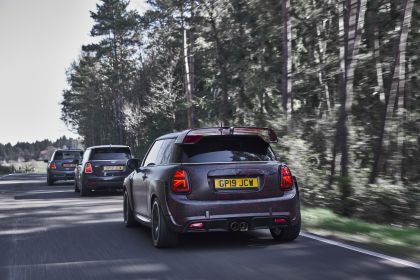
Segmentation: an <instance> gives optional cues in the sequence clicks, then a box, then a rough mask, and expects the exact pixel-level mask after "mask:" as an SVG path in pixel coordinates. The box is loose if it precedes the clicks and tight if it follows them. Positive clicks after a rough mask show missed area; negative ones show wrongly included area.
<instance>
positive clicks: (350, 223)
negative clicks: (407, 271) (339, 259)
mask: <svg viewBox="0 0 420 280" xmlns="http://www.w3.org/2000/svg"><path fill="white" fill-rule="evenodd" d="M302 228H303V229H304V230H305V231H308V232H311V233H315V234H317V235H320V236H324V237H329V238H333V239H340V240H344V241H348V242H349V243H353V244H357V245H360V247H364V248H369V249H373V250H376V251H381V252H383V253H388V254H391V255H394V256H400V257H404V258H408V259H410V260H412V261H415V262H419V261H420V229H418V228H404V227H396V226H391V225H379V224H373V223H368V222H365V221H362V220H359V219H354V218H345V217H342V216H339V215H337V214H335V213H333V212H332V211H331V210H328V209H323V208H307V207H302Z"/></svg>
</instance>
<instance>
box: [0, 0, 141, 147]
mask: <svg viewBox="0 0 420 280" xmlns="http://www.w3.org/2000/svg"><path fill="white" fill-rule="evenodd" d="M97 2H99V0H0V143H3V144H5V143H9V142H10V143H12V144H15V143H16V142H33V141H36V140H44V139H51V140H55V139H57V138H59V137H61V136H63V135H66V136H68V137H78V135H77V134H75V132H74V131H71V130H70V129H69V128H67V127H66V125H65V124H64V122H63V121H61V120H60V117H61V112H60V102H61V100H62V91H63V89H64V88H66V75H65V72H66V69H68V67H69V66H70V64H71V63H72V62H73V61H74V60H75V59H77V57H78V55H79V53H80V50H81V46H82V45H83V44H88V43H90V42H91V41H92V40H91V39H90V37H89V32H90V29H91V27H92V25H93V21H92V19H91V18H90V13H89V11H94V10H95V8H96V3H97ZM145 7H146V4H145V0H132V1H131V4H130V8H131V9H137V10H139V12H140V13H141V12H142V11H143V10H144V8H145Z"/></svg>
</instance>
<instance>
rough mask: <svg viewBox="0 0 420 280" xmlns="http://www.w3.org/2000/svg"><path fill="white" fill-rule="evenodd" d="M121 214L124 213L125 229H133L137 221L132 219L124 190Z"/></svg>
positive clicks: (131, 211)
mask: <svg viewBox="0 0 420 280" xmlns="http://www.w3.org/2000/svg"><path fill="white" fill-rule="evenodd" d="M123 212H124V224H125V226H126V227H134V226H136V225H137V221H136V219H135V218H134V213H133V209H131V207H130V203H129V201H128V193H127V190H124V200H123Z"/></svg>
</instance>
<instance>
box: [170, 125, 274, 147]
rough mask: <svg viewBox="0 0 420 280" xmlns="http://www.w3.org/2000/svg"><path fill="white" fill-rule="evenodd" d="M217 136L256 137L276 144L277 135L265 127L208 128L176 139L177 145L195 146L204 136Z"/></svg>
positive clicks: (190, 132)
mask: <svg viewBox="0 0 420 280" xmlns="http://www.w3.org/2000/svg"><path fill="white" fill-rule="evenodd" d="M217 135H257V136H260V137H261V138H262V139H263V140H264V141H266V142H269V143H276V142H277V141H278V138H277V135H276V133H275V132H274V130H273V129H272V128H267V127H209V128H197V129H191V130H188V131H187V132H186V134H185V135H184V137H180V138H178V139H177V141H176V143H177V144H195V143H197V142H198V141H199V140H200V139H201V138H203V137H204V136H217Z"/></svg>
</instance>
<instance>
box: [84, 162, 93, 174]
mask: <svg viewBox="0 0 420 280" xmlns="http://www.w3.org/2000/svg"><path fill="white" fill-rule="evenodd" d="M85 173H93V169H92V164H91V163H90V162H88V163H86V165H85Z"/></svg>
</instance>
